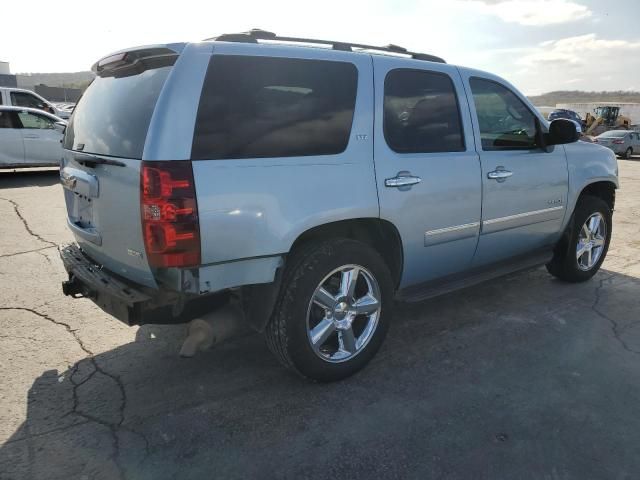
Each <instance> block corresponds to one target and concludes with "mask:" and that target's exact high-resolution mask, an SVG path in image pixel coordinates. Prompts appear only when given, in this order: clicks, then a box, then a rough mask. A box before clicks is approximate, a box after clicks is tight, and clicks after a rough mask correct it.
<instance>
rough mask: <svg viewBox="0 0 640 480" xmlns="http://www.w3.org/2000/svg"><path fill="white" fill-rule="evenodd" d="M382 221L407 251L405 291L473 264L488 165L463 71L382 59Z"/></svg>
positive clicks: (378, 163) (378, 140) (377, 136)
mask: <svg viewBox="0 0 640 480" xmlns="http://www.w3.org/2000/svg"><path fill="white" fill-rule="evenodd" d="M373 65H374V70H375V129H374V158H375V167H376V181H377V185H378V195H379V199H380V217H381V218H382V219H384V220H388V221H390V222H391V223H393V224H394V225H395V226H396V227H397V228H398V231H399V233H400V237H401V239H402V245H403V249H404V271H403V276H402V281H401V285H400V286H401V287H406V286H409V285H413V284H417V283H422V282H424V281H427V280H431V279H434V278H438V277H442V276H445V275H449V274H453V273H456V272H459V271H462V270H464V269H466V268H468V267H469V265H470V263H471V259H472V258H473V254H474V251H475V248H476V243H477V239H478V233H479V229H480V207H481V183H480V163H479V159H478V154H477V153H476V151H475V147H474V144H473V133H472V127H471V119H470V115H469V107H468V103H467V99H466V96H465V94H464V89H463V87H462V82H461V78H460V75H459V73H458V71H457V69H456V68H455V67H451V66H449V65H445V64H435V63H431V62H424V61H419V60H416V61H415V62H413V63H412V64H411V66H410V67H409V68H407V67H408V64H407V60H406V59H396V58H392V57H383V56H375V57H374V59H373Z"/></svg>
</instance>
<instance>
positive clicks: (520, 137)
mask: <svg viewBox="0 0 640 480" xmlns="http://www.w3.org/2000/svg"><path fill="white" fill-rule="evenodd" d="M469 83H470V84H471V92H472V94H473V101H474V103H475V106H476V114H477V116H478V124H479V127H480V139H481V141H482V149H483V150H532V149H536V148H538V145H537V143H538V142H537V131H538V130H537V128H538V122H537V121H536V117H535V115H534V114H533V113H532V112H531V111H530V110H529V108H527V106H526V105H525V104H524V103H523V102H522V101H521V100H520V99H519V98H518V97H517V96H516V94H515V93H513V92H512V91H511V90H509V89H508V88H506V87H505V86H503V85H500V84H499V83H496V82H494V81H492V80H485V79H481V78H471V79H470V81H469Z"/></svg>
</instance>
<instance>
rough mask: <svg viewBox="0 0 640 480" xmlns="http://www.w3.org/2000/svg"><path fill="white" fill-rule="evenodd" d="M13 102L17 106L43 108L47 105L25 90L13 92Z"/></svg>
mask: <svg viewBox="0 0 640 480" xmlns="http://www.w3.org/2000/svg"><path fill="white" fill-rule="evenodd" d="M11 103H12V104H13V105H14V106H16V107H27V108H39V109H41V108H43V107H44V106H45V105H44V103H43V102H42V100H40V99H39V98H38V97H34V96H33V95H30V94H28V93H24V92H11Z"/></svg>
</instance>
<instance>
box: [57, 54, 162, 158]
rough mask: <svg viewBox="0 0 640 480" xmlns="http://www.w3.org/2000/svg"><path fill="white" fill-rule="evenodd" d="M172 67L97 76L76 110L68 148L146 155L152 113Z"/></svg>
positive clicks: (129, 155) (69, 131) (138, 156)
mask: <svg viewBox="0 0 640 480" xmlns="http://www.w3.org/2000/svg"><path fill="white" fill-rule="evenodd" d="M171 68H172V67H171V66H164V67H161V68H152V69H149V70H145V71H143V72H142V73H139V74H137V75H129V76H120V77H118V76H109V77H96V79H95V80H94V81H93V83H92V84H91V85H90V86H89V88H87V91H86V92H85V93H84V95H83V96H82V98H81V99H80V102H79V103H78V105H77V106H76V108H75V110H74V112H73V116H72V117H71V121H70V122H69V125H68V126H67V130H66V135H65V139H64V148H67V149H70V150H78V151H82V152H87V153H95V154H99V155H109V156H113V157H124V158H142V150H143V148H144V142H145V139H146V137H147V130H148V129H149V123H150V122H151V115H152V113H153V110H154V108H155V106H156V102H157V100H158V97H159V96H160V91H161V90H162V86H163V85H164V82H165V80H166V79H167V75H169V72H170V71H171Z"/></svg>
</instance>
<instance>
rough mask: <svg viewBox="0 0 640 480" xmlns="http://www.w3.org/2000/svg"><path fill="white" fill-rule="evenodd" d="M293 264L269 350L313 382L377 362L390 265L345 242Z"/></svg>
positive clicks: (386, 316)
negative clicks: (376, 355)
mask: <svg viewBox="0 0 640 480" xmlns="http://www.w3.org/2000/svg"><path fill="white" fill-rule="evenodd" d="M288 263H289V265H288V267H287V270H286V271H285V275H284V278H283V285H282V289H281V293H280V297H279V300H278V302H277V304H276V309H275V311H274V313H273V316H272V318H271V320H270V322H269V324H268V325H267V330H266V332H265V333H266V338H267V344H268V346H269V348H270V349H271V351H272V352H273V353H274V354H275V355H276V356H277V357H278V358H279V359H280V361H281V362H282V363H283V364H284V365H285V366H286V367H289V368H291V369H292V370H294V371H296V372H298V373H300V374H302V375H303V376H305V377H308V378H311V379H313V380H317V381H324V382H328V381H334V380H339V379H342V378H345V377H348V376H350V375H352V374H354V373H355V372H357V371H358V370H360V369H361V368H363V367H364V366H365V365H366V364H367V363H368V362H369V360H371V358H372V357H373V356H374V355H375V353H376V352H377V350H378V348H379V347H380V345H381V344H382V341H383V340H384V337H385V336H386V333H387V329H388V327H389V322H390V317H391V313H392V308H393V305H392V302H393V282H392V279H391V274H390V272H389V269H388V267H387V265H386V264H385V262H384V260H383V259H382V258H381V257H380V255H379V254H378V252H376V251H375V250H374V249H373V248H371V247H370V246H369V245H367V244H364V243H361V242H357V241H354V240H348V239H333V240H328V241H325V242H322V243H316V244H313V245H309V246H307V247H306V248H303V250H302V251H299V252H297V253H294V254H293V255H292V257H291V258H290V259H289V261H288Z"/></svg>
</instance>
